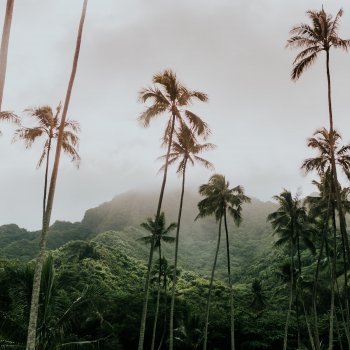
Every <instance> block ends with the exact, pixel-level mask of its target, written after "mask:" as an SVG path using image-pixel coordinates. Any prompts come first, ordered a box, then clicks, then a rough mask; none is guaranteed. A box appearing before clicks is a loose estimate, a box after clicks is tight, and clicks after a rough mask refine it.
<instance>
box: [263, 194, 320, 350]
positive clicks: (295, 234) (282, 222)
mask: <svg viewBox="0 0 350 350" xmlns="http://www.w3.org/2000/svg"><path fill="white" fill-rule="evenodd" d="M273 198H274V199H275V200H276V201H277V202H278V204H279V208H278V209H277V210H276V211H275V212H273V213H271V214H269V215H268V217H267V220H268V221H270V222H271V224H272V228H273V230H274V234H278V235H279V239H278V240H277V241H276V243H275V245H276V246H283V245H287V246H288V248H289V255H290V293H289V306H288V311H287V318H286V324H285V332H284V342H283V350H286V349H287V341H288V327H289V320H290V313H291V310H292V302H293V289H294V285H295V281H294V270H295V262H294V255H295V253H297V256H298V278H299V279H300V276H301V254H300V241H301V240H302V241H303V242H304V244H305V245H306V246H307V247H310V248H311V249H312V247H313V244H312V242H311V240H310V239H309V237H308V233H309V231H307V230H306V223H307V212H306V208H305V206H303V205H302V203H301V200H300V199H299V198H298V197H297V196H295V197H293V196H292V194H291V192H289V191H287V190H284V191H283V192H282V193H280V194H279V195H278V196H274V197H273ZM296 309H297V316H298V305H297V306H296ZM305 316H306V315H305ZM298 318H299V317H298ZM311 340H312V339H310V341H311ZM311 344H312V347H314V346H313V342H312V341H311ZM298 348H300V329H299V320H298Z"/></svg>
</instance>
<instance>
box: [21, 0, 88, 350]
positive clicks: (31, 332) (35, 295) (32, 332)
mask: <svg viewBox="0 0 350 350" xmlns="http://www.w3.org/2000/svg"><path fill="white" fill-rule="evenodd" d="M86 7H87V0H84V4H83V10H82V13H81V18H80V24H79V30H78V36H77V41H76V47H75V54H74V59H73V66H72V72H71V76H70V79H69V83H68V88H67V94H66V99H65V102H64V108H63V112H62V119H61V124H60V129H59V133H58V139H57V146H56V154H55V161H54V166H53V169H52V175H51V181H50V188H49V194H48V198H47V207H46V210H45V215H44V216H43V227H42V231H41V239H40V245H39V249H40V251H39V255H38V257H37V260H36V266H35V271H34V279H33V290H32V299H31V305H30V316H29V324H28V336H27V346H26V350H35V341H36V326H37V319H38V309H39V293H40V282H41V271H42V268H43V263H44V259H45V251H46V242H47V233H48V229H49V226H50V219H51V212H52V206H53V199H54V195H55V189H56V181H57V173H58V166H59V161H60V155H61V149H62V142H63V131H64V124H65V121H66V117H67V111H68V106H69V101H70V97H71V94H72V89H73V83H74V78H75V74H76V71H77V66H78V58H79V52H80V44H81V38H82V32H83V25H84V20H85V14H86Z"/></svg>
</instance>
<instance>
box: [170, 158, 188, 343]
mask: <svg viewBox="0 0 350 350" xmlns="http://www.w3.org/2000/svg"><path fill="white" fill-rule="evenodd" d="M186 165H187V159H186V160H185V163H184V168H183V173H182V187H181V197H180V206H179V214H178V217H177V227H176V238H175V258H174V273H173V285H172V289H171V305H170V328H169V332H170V333H169V350H173V347H174V309H175V290H176V280H177V276H176V269H177V259H178V251H179V237H180V225H181V215H182V206H183V200H184V194H185V179H186Z"/></svg>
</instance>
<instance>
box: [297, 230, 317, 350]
mask: <svg viewBox="0 0 350 350" xmlns="http://www.w3.org/2000/svg"><path fill="white" fill-rule="evenodd" d="M297 251H298V271H299V273H298V276H299V280H298V282H297V288H298V289H297V290H298V293H299V294H300V298H301V304H302V307H303V312H304V317H305V323H306V327H307V332H308V335H309V340H310V345H311V348H312V350H315V343H314V339H313V335H312V332H311V327H310V323H309V320H308V316H307V311H306V308H305V303H304V290H303V285H302V281H301V276H302V271H301V270H302V265H301V254H300V237H299V234H298V235H297ZM297 308H298V305H297ZM298 346H299V348H300V332H298Z"/></svg>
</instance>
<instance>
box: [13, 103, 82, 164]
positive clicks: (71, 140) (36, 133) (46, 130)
mask: <svg viewBox="0 0 350 350" xmlns="http://www.w3.org/2000/svg"><path fill="white" fill-rule="evenodd" d="M26 111H27V112H28V113H29V114H30V116H32V117H33V118H34V119H35V120H36V121H37V123H38V125H37V126H35V127H32V128H28V127H24V126H22V127H21V128H19V129H17V130H16V132H15V136H14V139H13V140H14V141H16V140H18V139H22V140H24V142H25V145H26V147H27V148H30V147H31V146H32V145H33V143H34V141H35V140H36V139H37V138H38V137H41V136H44V135H45V136H46V140H45V143H44V148H43V152H42V154H41V156H40V159H39V162H38V165H37V166H38V167H40V166H41V165H42V163H43V161H44V159H45V157H46V156H47V153H48V151H49V150H50V148H51V142H52V139H57V137H58V132H59V127H60V123H61V118H60V111H61V106H58V107H57V109H56V114H53V111H52V108H51V107H50V106H42V107H37V108H31V109H27V110H26ZM79 131H80V126H79V123H78V122H76V121H74V120H67V121H66V122H65V123H64V132H63V143H62V148H63V150H64V152H65V153H67V154H68V155H69V156H70V157H71V160H72V161H73V162H75V163H76V164H77V166H78V165H79V162H80V156H79V154H78V152H77V148H78V144H79V137H78V136H77V134H76V133H77V132H79Z"/></svg>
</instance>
